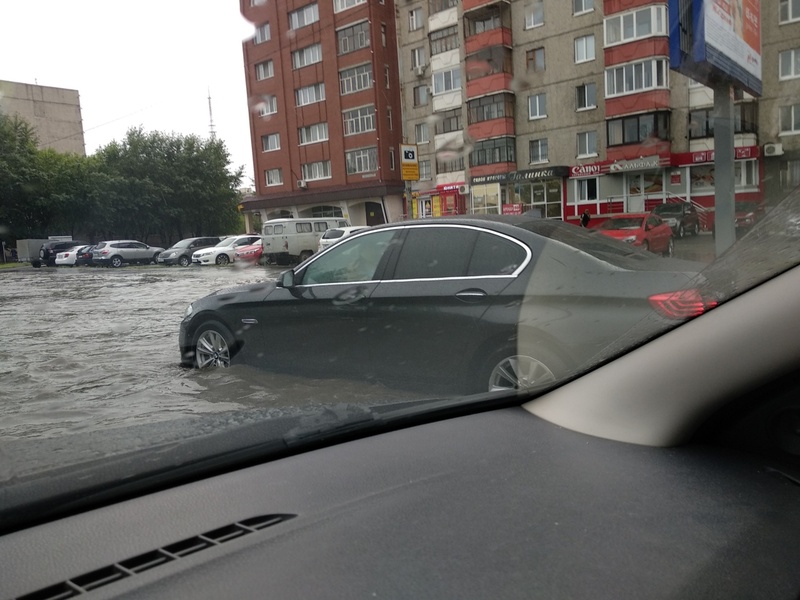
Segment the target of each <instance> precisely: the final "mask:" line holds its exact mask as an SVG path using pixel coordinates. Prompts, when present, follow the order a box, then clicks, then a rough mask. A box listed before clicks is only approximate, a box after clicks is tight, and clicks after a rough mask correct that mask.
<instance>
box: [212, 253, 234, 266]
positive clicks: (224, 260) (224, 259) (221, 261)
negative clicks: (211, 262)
mask: <svg viewBox="0 0 800 600" xmlns="http://www.w3.org/2000/svg"><path fill="white" fill-rule="evenodd" d="M215 262H216V263H217V264H218V265H220V266H225V265H227V264H228V263H229V262H231V259H230V258H228V255H227V254H224V253H223V254H220V255H219V256H218V257H217V260H216V261H215Z"/></svg>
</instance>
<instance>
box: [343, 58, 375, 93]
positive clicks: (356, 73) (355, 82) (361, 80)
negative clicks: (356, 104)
mask: <svg viewBox="0 0 800 600" xmlns="http://www.w3.org/2000/svg"><path fill="white" fill-rule="evenodd" d="M371 87H372V64H371V63H367V64H365V65H358V66H357V67H352V68H350V69H345V70H343V71H339V93H341V95H342V96H344V95H345V94H353V93H355V92H360V91H361V90H366V89H367V88H371Z"/></svg>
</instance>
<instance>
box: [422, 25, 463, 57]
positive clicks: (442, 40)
mask: <svg viewBox="0 0 800 600" xmlns="http://www.w3.org/2000/svg"><path fill="white" fill-rule="evenodd" d="M428 37H429V39H430V42H431V56H435V55H437V54H441V53H442V52H447V51H448V50H455V49H456V48H458V47H459V46H460V45H461V44H460V42H459V40H460V37H459V35H458V25H453V26H452V27H445V28H444V29H439V30H438V31H434V32H433V33H431V34H430V36H428Z"/></svg>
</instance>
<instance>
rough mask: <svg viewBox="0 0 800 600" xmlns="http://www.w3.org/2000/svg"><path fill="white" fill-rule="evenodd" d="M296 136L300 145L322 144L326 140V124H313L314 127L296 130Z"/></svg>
mask: <svg viewBox="0 0 800 600" xmlns="http://www.w3.org/2000/svg"><path fill="white" fill-rule="evenodd" d="M297 136H298V138H299V142H300V144H301V145H302V144H313V143H315V142H324V141H325V140H327V139H328V124H327V123H315V124H314V125H308V126H306V127H301V128H300V129H298V130H297Z"/></svg>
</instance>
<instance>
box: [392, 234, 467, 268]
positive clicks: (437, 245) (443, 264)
mask: <svg viewBox="0 0 800 600" xmlns="http://www.w3.org/2000/svg"><path fill="white" fill-rule="evenodd" d="M477 237H478V232H477V231H475V230H474V229H467V228H463V227H426V228H412V229H410V230H409V232H408V236H407V237H406V240H405V242H404V243H403V248H402V250H401V251H400V257H399V258H398V260H397V267H396V268H395V273H394V277H393V279H432V278H442V277H464V276H466V274H467V267H468V265H469V261H470V257H471V256H472V250H473V248H474V246H475V240H476V239H477Z"/></svg>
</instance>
